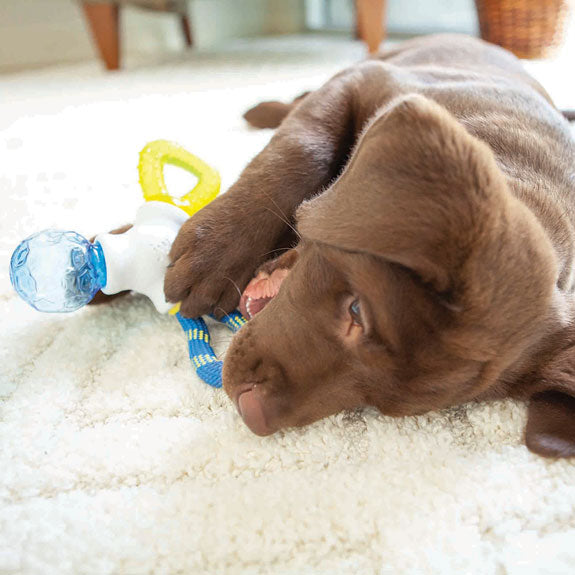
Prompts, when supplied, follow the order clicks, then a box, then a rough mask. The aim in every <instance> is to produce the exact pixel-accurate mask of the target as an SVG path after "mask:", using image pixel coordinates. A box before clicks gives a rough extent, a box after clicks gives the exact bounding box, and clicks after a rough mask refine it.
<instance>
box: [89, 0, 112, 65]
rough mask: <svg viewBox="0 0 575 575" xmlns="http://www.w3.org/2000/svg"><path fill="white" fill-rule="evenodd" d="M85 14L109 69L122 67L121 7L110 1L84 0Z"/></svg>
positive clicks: (101, 55)
mask: <svg viewBox="0 0 575 575" xmlns="http://www.w3.org/2000/svg"><path fill="white" fill-rule="evenodd" d="M83 6H84V14H85V15H86V19H87V20H88V24H89V25H90V29H91V31H92V36H93V37H94V40H95V41H96V45H97V46H98V51H99V52H100V57H101V58H102V60H103V61H104V63H105V65H106V68H107V69H108V70H117V69H118V68H119V67H120V7H119V6H118V4H114V3H109V2H83Z"/></svg>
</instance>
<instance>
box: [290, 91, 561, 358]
mask: <svg viewBox="0 0 575 575" xmlns="http://www.w3.org/2000/svg"><path fill="white" fill-rule="evenodd" d="M297 216H298V229H299V232H300V233H301V235H302V236H303V237H304V239H308V240H312V241H316V242H323V243H326V244H330V245H332V246H336V247H339V248H341V249H344V250H349V251H356V252H364V253H370V254H372V255H376V256H379V257H381V258H383V259H385V260H386V261H389V262H394V263H396V264H400V265H402V266H405V267H407V268H409V269H411V270H412V271H414V272H415V273H416V274H417V275H418V276H419V277H420V278H421V280H423V282H425V283H426V284H428V285H429V286H431V287H432V288H433V289H434V290H435V291H436V292H438V293H439V294H442V295H443V297H444V298H445V299H446V300H448V301H449V303H450V304H451V306H450V307H451V308H452V309H459V310H460V311H461V314H460V315H459V321H458V326H459V327H462V326H465V327H466V328H467V329H468V330H474V331H475V333H477V334H482V335H483V340H484V341H483V344H478V343H477V338H475V340H474V343H473V346H471V345H470V347H474V350H473V351H472V350H471V349H469V350H468V352H469V353H474V354H475V359H477V360H486V359H489V358H493V357H496V356H497V355H498V354H500V353H501V351H502V348H501V347H500V346H501V345H504V346H505V345H506V342H511V341H513V344H514V345H516V344H517V339H516V338H515V339H513V336H515V335H517V334H521V333H527V332H528V331H529V330H532V329H534V328H535V324H536V322H537V321H538V320H539V319H540V318H541V315H542V313H544V312H545V310H546V309H547V306H548V304H549V301H550V298H551V294H552V290H553V286H554V284H555V278H556V263H555V256H554V252H553V250H552V247H551V244H550V241H549V239H548V238H547V235H546V233H545V232H544V230H543V229H542V227H541V226H540V224H539V223H538V221H537V219H536V218H535V216H534V215H533V214H532V213H531V212H530V210H529V209H528V208H527V207H526V206H525V205H524V204H523V203H522V202H520V201H519V200H517V199H516V198H515V197H514V196H513V194H512V193H510V191H509V189H508V187H507V183H506V180H505V177H504V175H503V173H502V172H501V170H500V169H499V168H498V166H497V164H496V161H495V158H494V156H493V153H492V152H491V150H490V149H489V147H488V146H487V145H485V144H484V143H482V142H481V141H479V140H477V139H476V138H474V137H473V136H471V135H470V134H469V133H468V132H467V131H466V130H465V128H464V127H463V126H462V125H461V124H460V123H459V122H458V121H457V120H456V119H455V118H454V117H453V116H452V115H451V114H449V113H448V112H447V111H446V110H445V109H443V108H442V107H441V106H439V105H438V104H436V103H435V102H433V101H431V100H429V99H427V98H425V97H423V96H419V95H412V96H407V97H405V98H402V99H400V100H398V101H395V102H392V103H391V104H390V105H389V106H388V107H387V108H385V109H383V110H382V111H380V112H379V114H378V115H377V116H376V117H375V119H374V120H373V121H372V122H371V124H370V125H369V126H368V127H367V129H366V131H365V132H364V134H363V136H362V137H361V138H360V140H359V142H358V145H357V147H356V149H355V151H354V153H353V155H352V158H351V160H350V162H349V163H348V165H347V167H346V169H345V170H344V172H343V173H342V175H341V176H340V178H339V179H338V180H337V181H336V182H335V183H334V184H333V186H332V187H331V188H329V189H328V190H327V191H326V192H324V193H323V194H321V195H319V196H317V197H316V198H314V199H313V200H311V201H309V202H306V203H305V204H303V205H302V206H301V207H300V209H299V211H298V214H297ZM452 339H453V340H455V339H456V338H455V337H454V338H452ZM467 339H468V340H469V341H471V340H472V339H473V338H467ZM459 341H462V338H461V337H460V338H459Z"/></svg>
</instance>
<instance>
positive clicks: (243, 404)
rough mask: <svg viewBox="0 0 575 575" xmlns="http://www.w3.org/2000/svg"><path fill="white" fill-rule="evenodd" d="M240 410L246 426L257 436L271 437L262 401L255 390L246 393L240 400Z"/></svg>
mask: <svg viewBox="0 0 575 575" xmlns="http://www.w3.org/2000/svg"><path fill="white" fill-rule="evenodd" d="M238 410H239V412H240V415H241V416H242V419H243V420H244V422H245V424H246V425H247V426H248V427H249V428H250V430H251V431H252V432H253V433H255V434H256V435H262V436H263V435H270V434H271V433H272V430H271V429H270V428H269V427H268V424H267V422H266V418H265V414H264V410H263V406H262V403H261V401H260V400H259V398H258V397H257V396H256V394H255V392H254V390H253V389H250V390H249V391H244V392H243V393H242V394H241V395H240V396H239V398H238Z"/></svg>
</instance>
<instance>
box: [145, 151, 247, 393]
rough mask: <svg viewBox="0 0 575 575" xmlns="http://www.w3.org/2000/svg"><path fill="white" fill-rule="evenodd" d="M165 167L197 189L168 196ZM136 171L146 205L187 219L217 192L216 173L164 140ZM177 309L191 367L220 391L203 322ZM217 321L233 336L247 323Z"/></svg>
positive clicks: (236, 318)
mask: <svg viewBox="0 0 575 575" xmlns="http://www.w3.org/2000/svg"><path fill="white" fill-rule="evenodd" d="M166 164H171V165H173V166H177V167H180V168H182V169H184V170H187V171H189V172H191V173H192V174H194V175H195V176H196V177H197V178H198V182H197V184H196V186H195V187H194V188H193V189H192V190H191V191H190V192H188V193H186V194H184V195H183V196H182V197H180V198H175V197H173V196H171V195H170V194H169V193H168V191H167V188H166V184H165V181H164V166H165V165H166ZM138 171H139V175H140V185H141V186H142V191H143V193H144V199H145V200H146V201H162V202H167V203H169V204H172V205H174V206H177V207H178V208H181V209H182V210H184V211H185V212H186V213H187V214H188V216H192V215H193V214H195V213H196V212H198V211H199V210H201V209H202V208H203V207H204V206H206V205H207V204H209V203H210V202H211V201H212V200H213V199H215V197H216V196H217V195H218V193H219V191H220V175H219V174H218V172H217V171H216V170H214V169H213V168H212V167H211V166H209V165H208V164H206V163H205V162H203V161H202V160H200V159H199V158H198V157H196V156H194V155H193V154H191V153H190V152H188V151H187V150H185V149H184V148H182V147H181V146H178V145H177V144H173V143H172V142H167V141H165V140H156V141H154V142H150V143H149V144H148V145H147V146H146V147H145V148H144V149H143V150H142V151H141V152H140V162H139V164H138ZM179 307H180V306H179V304H177V305H176V306H174V307H173V308H172V309H171V310H170V312H169V313H170V314H171V315H175V316H176V318H177V320H178V321H179V322H180V325H181V326H182V329H183V330H184V332H185V333H186V336H187V338H188V352H189V355H190V360H191V362H192V366H193V367H194V368H195V370H196V373H197V374H198V377H199V378H200V379H201V380H202V381H204V382H205V383H207V384H208V385H211V386H212V387H216V388H220V387H222V367H223V362H222V361H221V360H219V359H218V357H217V355H216V354H215V352H214V350H213V348H212V346H211V338H210V332H209V330H208V326H207V325H206V322H205V321H204V320H203V319H202V318H201V317H197V318H187V317H183V316H182V315H181V314H180V311H179ZM219 321H220V322H221V323H223V324H224V325H226V326H227V327H228V328H229V329H230V330H231V331H232V332H233V333H235V332H237V331H238V330H239V329H240V328H241V327H242V326H243V325H244V324H245V323H246V319H245V318H244V317H243V316H242V314H241V313H240V312H239V311H234V312H232V313H230V314H228V315H226V316H224V317H223V318H222V319H220V320H219Z"/></svg>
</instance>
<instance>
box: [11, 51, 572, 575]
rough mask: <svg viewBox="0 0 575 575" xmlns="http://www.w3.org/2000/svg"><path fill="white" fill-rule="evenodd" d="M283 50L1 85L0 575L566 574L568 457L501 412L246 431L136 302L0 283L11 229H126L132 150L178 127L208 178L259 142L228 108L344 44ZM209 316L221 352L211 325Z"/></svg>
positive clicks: (353, 417) (131, 204)
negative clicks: (544, 448)
mask: <svg viewBox="0 0 575 575" xmlns="http://www.w3.org/2000/svg"><path fill="white" fill-rule="evenodd" d="M286 42H287V41H286ZM288 44H289V43H288ZM288 44H285V43H284V44H282V45H281V46H283V48H282V49H281V50H280V49H277V50H276V48H274V46H275V44H273V42H272V43H269V44H267V45H266V46H267V51H265V50H262V49H261V46H260V47H259V48H258V50H253V51H250V50H249V49H247V48H246V49H245V50H244V52H242V44H240V45H239V47H238V48H237V49H236V51H235V52H234V53H233V54H231V53H228V54H220V55H217V54H216V55H198V56H196V57H194V59H192V60H191V61H185V62H179V63H172V64H170V65H169V66H164V67H160V68H157V69H151V70H150V69H142V70H135V71H132V72H127V73H123V74H121V75H116V76H114V75H112V76H104V75H99V74H94V73H92V72H91V71H85V70H83V69H79V70H72V71H70V70H63V71H61V72H54V73H52V74H50V75H48V74H44V75H42V74H37V75H29V76H19V77H14V78H6V79H4V80H1V81H0V91H2V93H3V97H2V107H1V109H0V166H1V172H0V198H1V201H2V210H1V211H0V232H1V233H0V313H1V318H2V320H1V322H2V323H1V325H2V330H1V332H0V399H1V404H0V573H2V574H3V575H5V574H8V573H34V574H36V573H37V574H43V575H49V574H57V575H68V574H70V575H72V574H74V575H78V574H84V573H86V574H98V575H100V574H101V575H105V574H120V575H128V574H129V575H137V574H144V573H165V574H177V573H186V574H192V573H193V574H201V573H218V574H220V573H265V574H268V573H280V574H283V573H290V574H291V573H297V574H308V573H309V574H311V573H313V574H330V575H331V574H352V573H361V574H368V573H380V574H383V573H394V574H395V573H442V574H445V573H448V574H449V573H453V574H462V573H473V574H474V575H477V574H498V575H503V574H514V575H515V574H527V573H548V574H551V573H553V574H558V573H565V574H567V573H573V572H575V512H574V509H575V462H567V461H557V462H550V461H546V460H543V459H541V458H539V457H537V456H535V455H532V454H531V453H529V452H528V451H527V449H526V448H525V447H524V444H523V438H522V433H523V426H524V424H525V415H526V412H525V406H524V405H522V404H519V403H514V402H511V401H506V402H500V403H496V404H492V405H466V406H463V407H460V408H457V409H451V410H447V411H444V412H441V413H432V414H429V415H427V416H423V417H411V418H405V419H392V418H387V417H382V416H381V415H379V414H377V413H376V412H375V411H372V410H366V411H358V412H353V413H346V414H341V415H338V416H335V417H331V418H329V419H327V420H324V421H322V422H319V423H317V424H315V425H313V426H311V427H309V428H306V429H302V430H296V431H289V432H285V433H278V434H276V435H274V436H272V437H269V438H258V437H255V436H254V435H252V434H251V433H250V432H249V431H248V430H247V429H246V428H245V426H244V425H243V424H242V422H241V420H240V419H239V417H238V416H237V415H236V413H235V410H234V409H233V407H232V405H231V403H230V401H229V400H228V399H227V396H226V395H225V394H224V393H223V392H222V391H218V390H214V389H212V388H209V387H208V386H206V385H205V384H203V383H202V382H200V381H199V380H198V379H197V378H196V377H195V375H194V373H193V371H192V369H191V367H190V363H189V359H188V356H187V350H186V341H185V338H184V336H183V334H182V333H181V331H180V327H179V325H178V323H177V321H176V320H175V319H173V318H170V317H164V316H159V315H158V314H156V313H155V312H154V310H153V308H152V306H151V304H149V303H148V302H147V301H145V300H144V299H143V298H140V297H135V296H134V297H132V296H131V297H129V298H127V299H124V300H123V301H118V302H117V303H114V304H113V305H111V306H109V307H100V308H91V309H85V310H82V311H80V312H77V313H74V314H71V315H67V316H53V315H41V314H38V313H36V312H34V311H33V310H31V309H29V308H28V307H26V305H25V304H24V303H22V302H21V301H19V300H18V299H17V298H16V297H15V295H14V294H13V293H12V290H11V287H10V284H9V280H8V273H7V267H8V261H9V256H10V253H11V251H12V249H13V248H14V247H15V245H16V244H17V242H18V241H19V240H20V239H22V238H23V237H25V236H27V235H29V234H30V233H32V232H33V231H36V230H39V229H43V228H46V227H58V228H64V229H76V230H78V231H80V232H82V233H84V234H85V235H89V234H92V233H95V232H98V231H102V230H107V229H109V228H111V227H113V226H115V225H118V224H122V223H124V222H127V221H130V219H131V218H132V216H133V213H134V211H135V210H136V208H137V207H138V205H139V204H140V201H141V200H140V192H139V190H138V184H137V172H136V165H137V160H138V152H139V150H140V149H141V147H142V146H143V145H144V144H145V143H146V142H147V141H149V140H153V139H155V138H160V137H161V138H167V139H173V140H176V141H178V142H180V143H181V144H182V145H184V146H185V147H187V148H188V149H189V150H191V151H193V152H195V153H197V154H199V155H201V156H202V157H203V158H204V159H205V160H206V161H208V162H210V163H212V164H213V165H214V166H216V167H218V169H220V171H221V172H222V176H223V183H224V189H225V188H226V187H227V186H229V185H230V184H231V183H232V182H233V180H234V178H235V177H237V175H238V173H239V172H240V170H241V169H242V167H243V166H244V165H245V163H246V162H247V161H248V160H249V158H250V157H252V156H253V155H254V154H255V153H257V151H258V150H259V149H261V148H262V146H263V145H264V144H265V143H266V141H267V140H268V139H269V137H270V133H269V132H254V131H250V130H248V129H247V128H246V127H245V126H244V124H243V123H242V120H241V112H242V111H243V110H244V109H245V108H246V107H248V106H249V105H250V104H253V103H254V102H257V101H259V100H261V99H264V98H270V97H277V96H279V97H283V98H287V97H288V96H291V95H296V94H298V93H299V92H301V91H303V90H305V89H309V88H313V87H315V86H317V85H318V84H319V83H321V82H322V81H323V80H324V79H325V78H326V77H327V76H329V74H330V73H332V72H333V71H335V70H336V69H337V68H338V67H340V66H341V65H343V64H344V63H346V62H349V61H352V60H353V59H354V58H356V57H358V56H359V49H358V47H357V46H356V45H348V44H346V43H343V42H335V43H334V45H333V46H327V47H326V46H324V47H323V48H322V47H321V46H320V47H316V49H315V51H314V49H310V47H309V45H307V44H303V45H300V44H297V43H296V44H294V45H293V46H290V45H288ZM298 47H299V48H298ZM304 47H305V49H304ZM298 49H299V53H298ZM274 50H276V51H275V52H274ZM282 50H283V51H282ZM294 51H295V54H294ZM173 182H174V184H173V185H174V186H176V185H183V184H182V182H181V181H178V179H177V177H176V176H175V175H174V179H173ZM213 330H214V331H213V333H214V339H215V340H216V344H217V345H216V348H217V351H218V352H219V353H222V354H223V353H224V352H225V348H226V345H227V343H228V341H229V338H230V335H229V332H228V331H227V330H226V328H222V327H219V326H213ZM309 343H310V346H313V341H310V342H309Z"/></svg>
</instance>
